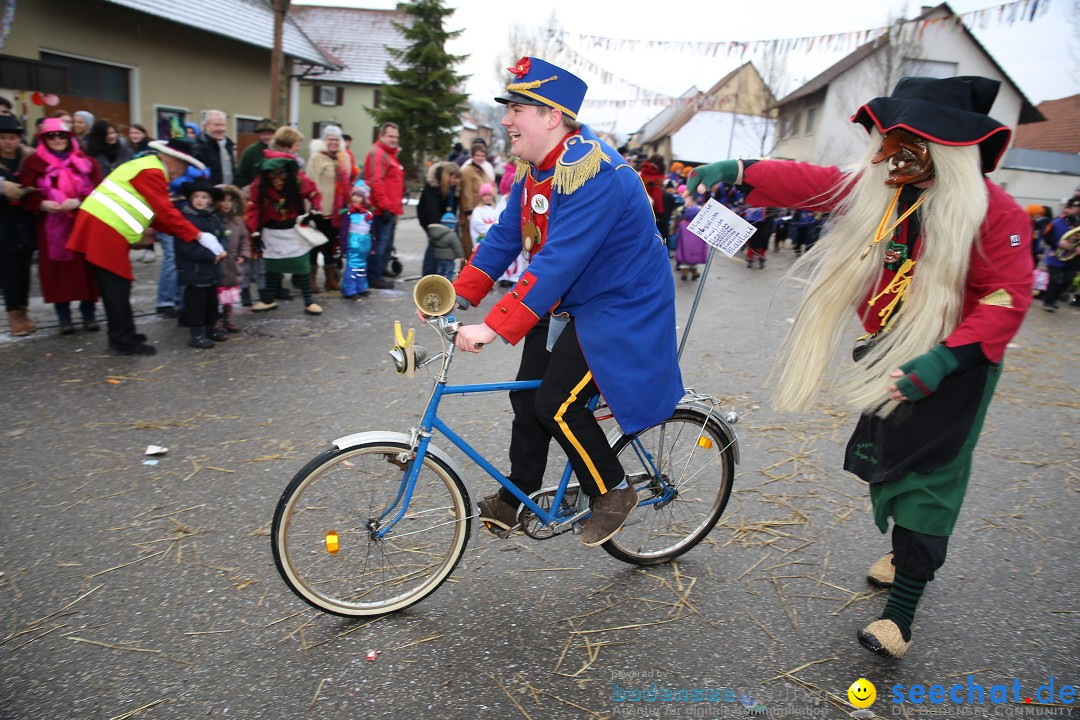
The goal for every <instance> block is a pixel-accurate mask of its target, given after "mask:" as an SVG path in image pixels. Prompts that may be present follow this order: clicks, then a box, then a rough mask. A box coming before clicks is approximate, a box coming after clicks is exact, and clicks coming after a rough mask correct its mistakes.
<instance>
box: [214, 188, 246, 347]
mask: <svg viewBox="0 0 1080 720" xmlns="http://www.w3.org/2000/svg"><path fill="white" fill-rule="evenodd" d="M219 188H220V190H221V193H222V198H221V200H219V201H218V203H217V214H218V219H219V220H220V221H221V225H222V227H223V228H224V229H225V241H224V242H223V243H222V244H223V245H224V246H225V252H226V253H227V254H226V256H225V259H224V260H222V261H221V265H220V266H219V272H220V274H221V277H220V278H219V280H218V286H219V288H218V302H219V303H220V304H221V319H220V320H219V321H218V329H220V330H224V331H226V332H231V333H238V332H240V326H239V325H237V324H236V322H235V321H234V320H233V305H234V304H235V303H238V302H240V285H241V283H242V282H243V280H244V269H243V266H244V265H245V264H246V263H248V262H249V261H250V260H251V240H250V239H249V238H248V231H247V226H246V225H245V224H244V196H243V194H242V193H241V192H240V188H238V187H236V186H235V185H221V186H219Z"/></svg>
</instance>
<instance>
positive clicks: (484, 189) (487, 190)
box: [476, 183, 495, 197]
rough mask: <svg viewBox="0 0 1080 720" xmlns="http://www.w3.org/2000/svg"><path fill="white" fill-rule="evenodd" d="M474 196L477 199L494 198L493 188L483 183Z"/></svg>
mask: <svg viewBox="0 0 1080 720" xmlns="http://www.w3.org/2000/svg"><path fill="white" fill-rule="evenodd" d="M476 194H477V196H479V197H484V196H485V195H491V196H492V197H495V188H493V187H492V186H491V183H484V184H483V185H481V186H480V189H479V190H477V192H476Z"/></svg>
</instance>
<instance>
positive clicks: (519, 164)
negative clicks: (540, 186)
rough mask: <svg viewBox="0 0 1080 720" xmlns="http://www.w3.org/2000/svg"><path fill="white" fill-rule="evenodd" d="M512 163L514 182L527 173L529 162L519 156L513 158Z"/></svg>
mask: <svg viewBox="0 0 1080 720" xmlns="http://www.w3.org/2000/svg"><path fill="white" fill-rule="evenodd" d="M514 165H515V168H514V182H518V181H520V180H521V178H523V177H525V176H526V175H528V174H529V163H527V162H525V161H524V160H522V159H521V158H514Z"/></svg>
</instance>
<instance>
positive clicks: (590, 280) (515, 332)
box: [454, 126, 684, 432]
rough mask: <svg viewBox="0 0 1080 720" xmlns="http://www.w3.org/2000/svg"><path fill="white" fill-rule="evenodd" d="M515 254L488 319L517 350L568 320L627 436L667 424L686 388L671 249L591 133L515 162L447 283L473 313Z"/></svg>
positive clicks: (642, 199)
mask: <svg viewBox="0 0 1080 720" xmlns="http://www.w3.org/2000/svg"><path fill="white" fill-rule="evenodd" d="M523 247H524V248H525V250H526V252H527V253H528V254H529V255H530V256H531V257H530V263H529V266H528V268H527V270H526V272H524V273H523V274H522V276H521V279H520V280H519V281H518V283H517V284H516V285H515V286H514V287H513V288H512V289H511V291H510V292H508V293H507V294H506V295H504V296H503V298H502V299H501V300H499V302H498V303H496V305H495V307H494V308H492V310H491V311H490V312H489V313H488V314H487V316H486V317H485V319H484V322H485V323H487V325H488V326H490V327H491V328H492V329H493V330H494V331H495V332H496V333H498V334H499V336H500V337H502V338H504V339H505V340H507V341H508V342H510V343H512V344H516V343H517V342H518V341H519V340H521V339H522V338H523V337H525V335H526V334H527V333H528V332H529V330H530V329H531V328H532V327H533V326H534V325H535V324H536V323H537V322H539V320H540V318H542V317H543V316H544V315H545V314H546V313H548V312H551V313H552V314H554V315H567V316H570V317H573V318H574V319H575V320H576V325H577V334H578V341H579V342H580V343H581V348H582V351H583V352H584V355H585V359H586V361H587V362H588V364H589V369H590V371H591V372H592V374H593V377H594V378H595V380H596V384H597V386H598V387H599V388H600V392H601V393H603V395H604V399H605V400H606V401H607V403H608V405H609V406H610V408H611V411H612V413H613V414H614V415H615V419H616V420H617V421H618V422H619V424H620V426H621V427H622V428H623V430H624V431H625V432H636V431H638V430H642V429H644V428H646V427H649V426H650V425H653V424H655V423H658V422H661V421H663V420H666V419H668V418H669V417H670V416H671V413H672V411H673V410H674V409H675V406H676V405H677V404H678V402H679V400H680V399H681V398H682V396H683V394H684V391H683V384H682V375H681V373H680V372H679V365H678V358H677V350H676V329H675V286H674V283H673V280H672V274H671V268H670V264H669V260H668V252H667V246H666V245H665V243H664V241H663V240H662V239H661V238H660V236H659V234H658V233H657V230H656V220H655V218H654V216H653V211H652V208H651V206H650V203H649V198H648V196H647V195H646V193H645V187H644V186H643V185H642V183H641V179H640V178H639V177H638V175H637V173H636V172H634V169H633V168H632V167H631V166H630V165H629V164H627V163H626V161H625V160H623V158H622V157H621V156H620V155H619V154H618V153H617V152H616V151H615V150H614V149H613V148H612V147H611V146H609V145H607V144H606V143H603V142H601V141H600V140H599V139H598V138H597V137H596V135H594V134H593V132H592V131H591V130H589V129H588V128H587V127H585V126H582V127H581V129H580V131H579V132H577V133H571V134H570V135H568V136H567V138H566V139H564V140H563V142H562V143H560V145H559V146H558V147H557V148H556V149H555V150H554V151H553V152H552V154H551V155H549V156H548V158H545V160H544V161H543V162H541V163H540V164H539V166H535V165H531V164H528V165H526V164H520V165H519V170H518V174H517V176H516V178H515V181H514V185H513V188H512V190H511V191H510V196H509V199H508V200H507V204H506V209H505V210H504V211H503V213H502V215H501V216H500V218H499V221H498V223H496V224H495V225H494V226H492V228H491V230H490V231H489V232H488V234H487V236H486V237H485V238H484V242H483V243H481V244H480V246H479V248H478V249H477V251H476V253H475V254H474V255H473V257H472V258H471V260H470V261H469V263H468V264H467V265H466V266H465V267H464V268H463V269H462V271H461V275H460V276H459V278H458V280H457V281H456V282H455V283H454V286H455V289H456V290H457V293H458V295H459V296H461V297H463V298H465V299H467V300H468V301H469V302H471V303H473V304H474V305H478V304H479V303H480V301H482V300H483V298H484V296H485V295H486V294H487V292H488V291H489V290H490V289H491V287H492V285H493V283H494V280H493V278H497V277H499V276H500V275H502V273H503V271H504V270H506V268H507V266H509V265H510V263H511V262H512V261H513V260H514V258H515V257H516V256H517V255H518V253H520V252H521V250H522V248H523Z"/></svg>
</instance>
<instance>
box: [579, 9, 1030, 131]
mask: <svg viewBox="0 0 1080 720" xmlns="http://www.w3.org/2000/svg"><path fill="white" fill-rule="evenodd" d="M1049 8H1050V0H1014V1H1013V2H1007V3H1003V4H1001V5H995V6H993V7H988V8H982V9H980V10H972V11H969V12H966V13H959V14H956V15H950V16H946V17H937V18H923V19H919V20H907V21H903V22H900V23H897V24H896V25H893V26H884V27H877V28H872V29H869V30H855V31H850V32H844V33H832V34H829V35H807V36H804V37H795V38H772V39H764V40H716V41H684V40H674V41H667V40H633V39H627V38H611V37H604V36H601V35H590V34H585V33H570V32H567V31H565V30H564V31H561V38H560V39H561V40H562V42H561V43H560V52H559V54H560V55H561V56H562V58H560V59H561V60H563V61H564V62H565V63H566V64H567V65H569V66H570V67H573V68H576V69H580V70H583V71H585V72H586V73H588V74H590V75H591V76H593V77H596V78H598V79H599V80H600V82H601V83H603V84H604V85H608V86H615V87H618V88H620V89H621V90H622V91H623V93H624V99H617V100H607V99H586V100H585V104H586V105H589V106H592V107H616V108H618V107H626V106H632V105H633V106H640V105H643V104H644V105H656V106H685V105H688V104H691V103H694V104H697V105H698V106H699V109H702V110H724V109H725V108H722V107H704V106H701V103H706V104H707V103H708V102H709V101H710V100H711V98H706V97H704V96H703V95H702V94H700V93H698V94H697V95H695V96H690V97H673V96H671V95H665V94H663V93H658V92H655V91H653V90H649V89H648V88H644V87H641V86H640V85H637V84H635V83H633V82H631V81H629V80H627V79H625V78H623V77H620V76H619V75H617V74H616V73H613V72H611V71H610V70H608V69H607V68H605V67H603V66H601V65H599V64H597V63H595V62H593V61H592V60H590V59H589V58H588V57H586V56H585V55H584V54H582V52H580V51H578V50H576V49H575V48H574V47H573V45H571V41H573V43H574V45H578V46H580V47H582V48H584V49H585V50H590V49H591V50H600V51H617V52H631V53H639V52H646V53H656V52H669V53H678V54H693V55H696V56H698V57H719V56H724V57H728V58H732V57H737V58H739V59H741V60H745V59H746V56H747V55H751V56H753V55H756V54H758V53H767V54H770V55H776V54H787V53H792V52H804V53H809V52H815V51H818V52H844V51H847V52H850V51H852V50H854V49H855V48H858V47H860V46H862V45H863V44H865V43H867V42H870V41H871V40H874V39H877V38H880V37H883V36H887V37H890V38H891V40H892V42H894V43H897V44H905V43H909V42H920V41H921V40H922V38H923V36H924V34H925V32H926V30H927V29H929V28H931V27H935V26H939V25H940V26H942V27H944V28H950V29H959V28H960V27H962V26H965V27H968V28H969V29H970V28H980V29H985V28H987V27H988V26H989V25H990V24H991V23H995V22H996V23H999V24H1008V25H1012V24H1014V23H1017V22H1034V21H1035V20H1036V19H1037V18H1040V17H1042V16H1044V15H1045V14H1046V12H1047V11H1048V10H1049Z"/></svg>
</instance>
